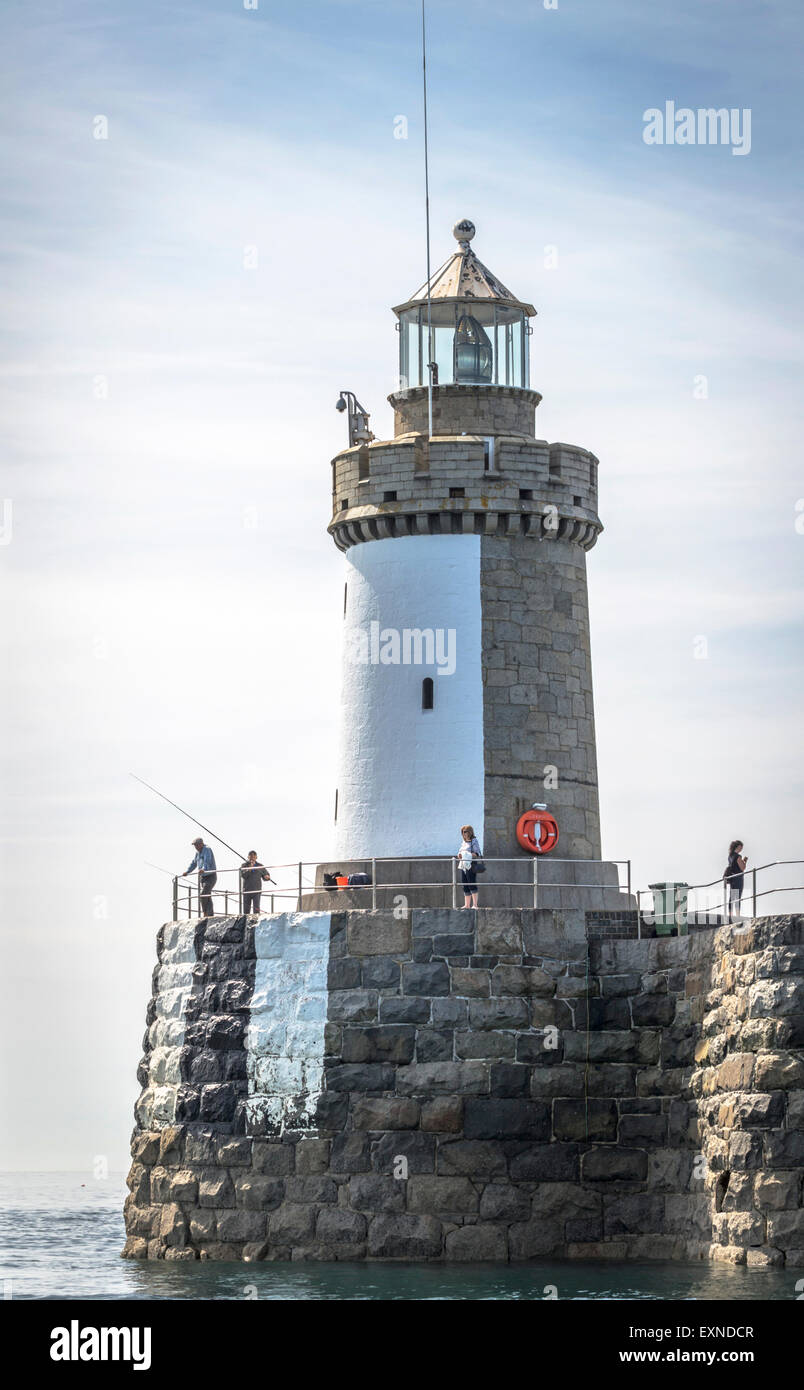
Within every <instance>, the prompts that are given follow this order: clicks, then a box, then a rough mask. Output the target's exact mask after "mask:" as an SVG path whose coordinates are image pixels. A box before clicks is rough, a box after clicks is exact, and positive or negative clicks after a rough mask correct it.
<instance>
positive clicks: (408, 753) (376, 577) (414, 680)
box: [334, 535, 484, 860]
mask: <svg viewBox="0 0 804 1390" xmlns="http://www.w3.org/2000/svg"><path fill="white" fill-rule="evenodd" d="M346 570H347V576H346V611H345V615H344V640H343V650H344V666H343V687H342V689H343V696H342V708H341V744H340V754H339V765H338V782H337V787H338V809H337V819H336V822H335V854H334V857H335V858H336V859H344V860H348V859H362V858H366V857H370V856H372V855H373V856H376V857H378V858H386V857H388V858H390V857H393V856H395V855H400V856H405V855H427V854H454V853H455V851H456V849H457V846H458V843H459V841H460V827H461V826H462V825H464V824H466V823H467V822H469V823H471V824H472V825H474V826H476V827H478V830H479V828H480V827H482V825H483V788H484V781H483V778H484V763H483V682H482V666H481V607H480V537H479V536H474V535H466V536H462V535H453V536H449V535H444V536H438V535H436V536H408V537H400V538H393V539H385V540H378V541H371V542H369V543H366V544H363V545H355V546H352V547H351V548H350V549H349V550H348V551H347V553H346ZM428 630H429V631H431V632H432V633H433V636H434V641H433V649H432V650H430V651H428V649H427V639H426V638H425V639H417V638H416V637H415V633H416V632H417V631H418V632H420V633H426V632H427V631H428ZM406 632H407V634H408V637H407V639H406V637H405V634H406ZM419 643H421V646H420V647H419ZM417 647H419V652H417ZM419 653H420V654H421V655H422V656H423V657H425V658H427V657H428V656H430V657H431V658H432V657H435V659H434V660H433V659H431V660H430V661H429V662H425V664H418V663H417V662H416V656H417V655H418V654H419ZM397 654H398V656H399V662H398V664H397V662H396V661H395V660H394V659H393V658H394V657H395V656H396V655H397ZM405 656H407V657H408V661H407V662H406V661H405ZM453 658H454V661H453ZM453 665H454V669H450V668H451V667H452V666H453ZM427 678H429V679H431V680H432V683H433V708H432V709H423V708H422V682H423V681H424V680H425V679H427Z"/></svg>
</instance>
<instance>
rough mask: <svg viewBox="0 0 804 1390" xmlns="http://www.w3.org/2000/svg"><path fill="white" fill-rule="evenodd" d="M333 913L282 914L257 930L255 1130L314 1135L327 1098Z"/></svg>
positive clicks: (250, 1070)
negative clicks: (303, 1131) (320, 1103)
mask: <svg viewBox="0 0 804 1390" xmlns="http://www.w3.org/2000/svg"><path fill="white" fill-rule="evenodd" d="M330 915H331V914H330V913H329V912H281V913H277V914H275V915H274V916H271V917H264V918H262V919H261V920H260V921H259V922H258V923H257V924H256V926H255V928H254V944H255V948H256V955H257V961H256V967H255V972H254V993H253V995H252V1000H251V1019H250V1022H249V1026H248V1031H247V1034H246V1048H247V1057H246V1071H247V1076H248V1097H247V1101H246V1114H247V1121H248V1127H249V1129H250V1130H252V1131H254V1130H257V1131H258V1132H263V1133H270V1134H272V1135H279V1134H283V1133H285V1132H288V1131H297V1130H300V1129H309V1128H311V1127H312V1126H313V1124H314V1121H315V1111H316V1104H317V1101H318V1097H319V1096H320V1094H321V1091H322V1090H323V1084H324V1082H323V1077H324V1029H325V1026H326V1021H327V967H328V964H329V933H330Z"/></svg>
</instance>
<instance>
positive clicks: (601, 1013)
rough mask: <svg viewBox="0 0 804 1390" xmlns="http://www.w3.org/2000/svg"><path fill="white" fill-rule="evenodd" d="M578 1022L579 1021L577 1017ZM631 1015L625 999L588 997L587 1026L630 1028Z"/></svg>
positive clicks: (596, 1027)
mask: <svg viewBox="0 0 804 1390" xmlns="http://www.w3.org/2000/svg"><path fill="white" fill-rule="evenodd" d="M578 1022H581V1020H580V1019H579V1020H578ZM630 1026H631V1015H630V1013H629V1009H628V1000H627V999H606V998H603V999H590V1001H589V1027H590V1028H594V1029H598V1030H599V1029H601V1028H630Z"/></svg>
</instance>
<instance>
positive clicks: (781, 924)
mask: <svg viewBox="0 0 804 1390" xmlns="http://www.w3.org/2000/svg"><path fill="white" fill-rule="evenodd" d="M702 935H703V934H700V933H699V934H698V935H697V937H696V938H695V949H694V952H693V958H692V966H693V968H692V969H691V971H690V975H689V979H688V989H689V991H690V993H691V995H692V999H693V1018H694V1019H695V1021H696V1023H697V1024H698V1026H699V1039H698V1041H697V1043H696V1047H695V1063H696V1066H695V1070H694V1072H693V1074H692V1078H691V1083H690V1087H691V1092H692V1094H693V1096H694V1097H695V1101H696V1108H697V1112H698V1116H699V1124H700V1143H701V1150H702V1153H703V1156H704V1158H705V1160H706V1168H705V1171H706V1177H705V1183H706V1188H707V1191H708V1193H709V1194H710V1198H711V1202H710V1207H711V1208H712V1209H713V1210H712V1241H713V1244H712V1248H711V1251H710V1254H711V1257H712V1258H713V1259H715V1260H720V1261H726V1262H732V1263H737V1264H745V1263H747V1264H749V1265H753V1266H760V1267H762V1266H768V1265H782V1264H785V1263H787V1264H788V1265H791V1266H793V1267H795V1268H802V1267H804V1207H802V1178H804V924H802V922H801V920H800V919H791V918H764V919H760V920H758V921H756V922H754V923H752V924H751V925H749V926H748V927H746V928H745V929H743V930H737V931H736V930H735V929H734V928H723V929H722V930H720V931H718V932H716V933H715V939H714V943H713V944H714V953H712V952H711V951H708V950H706V949H705V943H704V942H703V941H702V940H701V936H702ZM693 991H694V992H693Z"/></svg>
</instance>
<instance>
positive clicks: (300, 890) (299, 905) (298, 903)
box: [296, 860, 302, 912]
mask: <svg viewBox="0 0 804 1390" xmlns="http://www.w3.org/2000/svg"><path fill="white" fill-rule="evenodd" d="M296 910H297V912H301V910H302V861H301V860H299V896H298V899H297V901H296Z"/></svg>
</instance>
